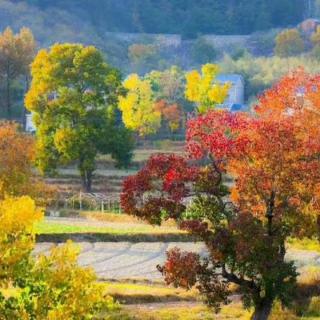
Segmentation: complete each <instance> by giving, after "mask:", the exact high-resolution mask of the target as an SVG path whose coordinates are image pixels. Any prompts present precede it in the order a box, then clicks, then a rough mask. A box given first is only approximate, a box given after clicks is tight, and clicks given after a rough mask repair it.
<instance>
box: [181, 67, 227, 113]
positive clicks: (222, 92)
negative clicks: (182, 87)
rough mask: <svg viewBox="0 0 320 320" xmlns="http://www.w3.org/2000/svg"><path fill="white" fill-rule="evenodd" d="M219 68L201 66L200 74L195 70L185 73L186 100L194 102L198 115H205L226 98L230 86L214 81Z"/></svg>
mask: <svg viewBox="0 0 320 320" xmlns="http://www.w3.org/2000/svg"><path fill="white" fill-rule="evenodd" d="M218 73H219V67H218V66H217V65H214V64H209V63H208V64H205V65H203V66H202V69H201V74H200V73H199V72H198V71H197V70H192V71H191V72H189V73H187V75H186V80H187V85H186V91H185V96H186V98H187V99H188V100H189V101H191V102H195V103H196V104H197V107H198V111H199V113H205V112H207V111H208V110H210V109H212V108H214V107H215V106H216V105H220V104H222V103H223V102H224V101H225V99H226V98H227V96H228V92H229V89H230V86H231V84H230V83H226V84H220V83H218V82H217V81H215V79H216V77H217V75H218Z"/></svg>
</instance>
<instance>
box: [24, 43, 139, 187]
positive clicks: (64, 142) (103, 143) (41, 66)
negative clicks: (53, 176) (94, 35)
mask: <svg viewBox="0 0 320 320" xmlns="http://www.w3.org/2000/svg"><path fill="white" fill-rule="evenodd" d="M32 76H33V80H32V84H31V88H30V90H29V92H28V94H27V96H26V100H25V101H26V106H27V108H28V109H29V110H30V111H32V112H33V113H34V120H35V124H36V127H37V159H38V160H37V164H38V167H39V168H40V169H41V171H42V172H52V171H53V170H54V169H55V168H56V167H57V165H58V164H61V163H68V162H70V161H78V167H79V171H80V174H81V177H82V179H83V184H84V187H85V189H86V190H90V188H91V180H92V174H93V171H94V170H95V158H96V156H97V154H98V153H102V154H111V155H112V156H113V157H114V158H115V159H117V160H118V161H119V165H128V162H129V160H130V159H131V150H132V147H133V142H132V140H131V135H130V134H129V132H127V131H126V129H125V128H123V127H121V125H119V124H118V123H117V119H116V107H117V104H118V95H122V94H123V93H124V89H123V87H122V85H121V77H120V73H119V71H118V70H116V69H114V68H112V67H111V66H110V65H108V64H107V63H106V62H105V61H104V59H103V56H102V54H101V52H100V51H98V50H97V49H96V48H95V47H93V46H89V47H85V46H83V45H78V44H61V45H60V44H57V45H54V46H53V47H51V49H50V50H41V51H40V52H39V53H38V55H37V57H36V59H35V61H34V63H33V64H32Z"/></svg>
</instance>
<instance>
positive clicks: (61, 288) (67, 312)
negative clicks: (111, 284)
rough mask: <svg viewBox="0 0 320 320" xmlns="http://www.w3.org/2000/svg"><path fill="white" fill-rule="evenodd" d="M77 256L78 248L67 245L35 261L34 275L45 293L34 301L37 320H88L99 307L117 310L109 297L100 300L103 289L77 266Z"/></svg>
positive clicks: (85, 270)
mask: <svg viewBox="0 0 320 320" xmlns="http://www.w3.org/2000/svg"><path fill="white" fill-rule="evenodd" d="M79 253H80V249H79V247H78V246H76V245H74V244H73V243H72V242H71V241H68V242H67V243H66V244H65V245H63V246H60V247H53V248H52V249H51V252H50V255H48V256H45V255H42V256H40V257H39V258H38V260H37V262H36V264H35V270H34V271H35V274H36V277H37V278H38V279H41V280H42V281H43V282H45V283H46V287H47V289H46V290H45V291H44V292H43V294H42V295H41V296H40V297H39V298H38V300H37V310H36V313H37V319H39V320H40V319H43V318H44V317H45V318H46V319H48V320H60V319H61V320H64V319H89V315H94V314H95V313H96V311H97V310H98V309H99V308H101V307H102V308H104V309H110V308H115V307H117V305H115V304H114V303H113V300H112V298H111V297H104V290H105V289H104V286H103V285H101V284H98V283H97V282H96V280H97V279H96V275H95V273H94V271H93V270H92V269H90V268H82V267H79V266H78V264H77V259H78V255H79ZM57 300H58V301H60V303H59V304H58V306H57V305H56V301H57ZM47 310H49V312H48V314H46V312H47Z"/></svg>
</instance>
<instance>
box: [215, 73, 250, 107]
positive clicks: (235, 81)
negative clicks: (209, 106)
mask: <svg viewBox="0 0 320 320" xmlns="http://www.w3.org/2000/svg"><path fill="white" fill-rule="evenodd" d="M217 80H218V81H219V82H220V83H221V84H224V83H231V88H230V89H229V94H228V97H227V99H226V101H225V102H224V103H223V105H222V106H221V107H223V108H226V109H228V110H230V111H245V110H246V106H245V104H244V79H243V77H242V76H241V75H240V74H220V75H218V76H217Z"/></svg>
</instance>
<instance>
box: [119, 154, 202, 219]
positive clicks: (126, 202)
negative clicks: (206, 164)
mask: <svg viewBox="0 0 320 320" xmlns="http://www.w3.org/2000/svg"><path fill="white" fill-rule="evenodd" d="M196 176H197V169H196V168H194V167H191V166H189V165H188V163H187V161H186V160H185V159H184V158H183V157H179V156H175V155H163V154H159V155H155V156H153V157H151V158H150V159H149V161H148V162H147V164H146V166H145V167H144V168H143V169H142V170H141V171H140V172H138V174H137V175H135V176H131V177H128V178H127V179H126V180H125V181H124V183H123V192H122V194H121V205H122V208H123V210H124V211H125V212H127V213H128V214H132V215H136V216H138V217H140V218H144V219H146V220H147V221H149V222H151V223H154V224H159V223H160V222H161V213H162V212H163V211H165V212H166V213H167V218H178V217H179V215H180V214H181V213H182V212H183V211H184V209H185V206H184V205H183V203H182V200H183V199H184V198H185V197H186V196H187V195H188V193H189V191H190V189H189V187H188V183H189V182H191V181H193V180H194V179H195V177H196Z"/></svg>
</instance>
